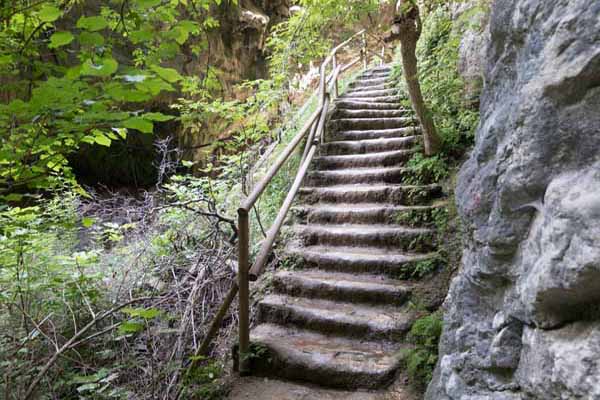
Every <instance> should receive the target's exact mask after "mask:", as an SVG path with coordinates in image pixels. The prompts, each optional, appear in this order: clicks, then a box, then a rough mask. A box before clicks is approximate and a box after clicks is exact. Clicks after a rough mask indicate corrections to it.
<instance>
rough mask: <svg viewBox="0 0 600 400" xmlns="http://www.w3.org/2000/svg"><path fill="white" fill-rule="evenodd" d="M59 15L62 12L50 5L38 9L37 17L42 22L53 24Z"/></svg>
mask: <svg viewBox="0 0 600 400" xmlns="http://www.w3.org/2000/svg"><path fill="white" fill-rule="evenodd" d="M61 14H62V12H61V11H60V10H59V9H58V8H56V7H54V6H51V5H45V6H44V7H42V8H41V9H40V11H39V13H38V17H39V18H40V19H41V20H42V21H44V22H54V21H56V20H57V19H58V18H59V17H60V16H61Z"/></svg>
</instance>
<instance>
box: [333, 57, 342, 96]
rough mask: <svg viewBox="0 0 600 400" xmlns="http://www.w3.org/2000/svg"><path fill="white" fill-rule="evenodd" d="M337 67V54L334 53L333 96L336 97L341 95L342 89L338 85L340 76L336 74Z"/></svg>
mask: <svg viewBox="0 0 600 400" xmlns="http://www.w3.org/2000/svg"><path fill="white" fill-rule="evenodd" d="M336 69H337V56H336V54H334V55H333V73H334V79H335V81H334V83H333V96H334V98H337V97H338V96H339V95H340V90H339V87H338V77H337V76H335V70H336Z"/></svg>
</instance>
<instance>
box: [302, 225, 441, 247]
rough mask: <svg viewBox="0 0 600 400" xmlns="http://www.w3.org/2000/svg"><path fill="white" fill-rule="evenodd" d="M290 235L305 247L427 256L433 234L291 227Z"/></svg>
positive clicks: (367, 228) (396, 229) (351, 227)
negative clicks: (392, 251) (375, 248)
mask: <svg viewBox="0 0 600 400" xmlns="http://www.w3.org/2000/svg"><path fill="white" fill-rule="evenodd" d="M293 231H294V233H295V234H296V236H297V237H298V238H299V240H300V241H301V243H302V244H303V245H304V246H352V247H377V248H381V249H396V250H401V251H405V252H419V253H423V252H429V251H432V250H433V248H434V241H435V232H434V231H433V230H432V229H428V228H407V227H403V226H392V225H385V224H379V225H371V224H369V225H362V224H335V225H334V224H310V225H294V227H293Z"/></svg>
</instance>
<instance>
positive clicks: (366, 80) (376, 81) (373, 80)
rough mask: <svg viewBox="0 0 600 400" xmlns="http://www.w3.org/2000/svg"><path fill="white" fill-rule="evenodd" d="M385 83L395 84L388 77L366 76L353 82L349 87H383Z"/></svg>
mask: <svg viewBox="0 0 600 400" xmlns="http://www.w3.org/2000/svg"><path fill="white" fill-rule="evenodd" d="M385 83H393V82H392V81H391V80H390V79H389V78H388V77H387V76H384V77H373V76H366V77H362V78H358V79H357V80H355V81H353V82H351V83H350V84H349V85H348V87H351V88H354V87H363V86H371V85H381V84H385Z"/></svg>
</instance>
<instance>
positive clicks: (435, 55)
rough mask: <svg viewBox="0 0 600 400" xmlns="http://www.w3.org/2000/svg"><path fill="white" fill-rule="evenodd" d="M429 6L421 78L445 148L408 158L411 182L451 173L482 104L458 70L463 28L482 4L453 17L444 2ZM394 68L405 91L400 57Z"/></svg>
mask: <svg viewBox="0 0 600 400" xmlns="http://www.w3.org/2000/svg"><path fill="white" fill-rule="evenodd" d="M425 9H426V10H428V12H427V13H426V15H424V16H423V33H422V35H421V38H420V40H419V42H418V43H417V51H416V52H417V59H418V68H419V81H420V84H421V89H422V91H423V97H424V98H425V101H426V103H427V106H428V108H429V109H430V112H431V113H432V115H433V119H434V122H435V126H436V129H437V131H438V134H439V135H440V138H441V139H442V151H441V153H440V154H439V155H436V156H433V157H425V156H423V155H422V154H421V153H416V154H415V155H414V156H413V157H412V159H411V160H410V162H409V163H408V166H409V168H410V169H411V173H410V174H408V176H409V177H408V178H407V181H406V182H407V183H409V184H427V183H431V182H440V181H442V180H444V179H445V178H447V176H448V171H449V170H450V168H451V166H453V165H455V164H456V163H457V162H459V161H460V158H461V157H462V155H463V154H464V153H465V151H466V150H467V149H468V148H469V147H471V146H472V145H473V141H474V132H475V128H476V127H477V124H478V123H479V110H478V108H477V107H478V104H477V102H474V101H473V99H466V95H465V83H464V82H463V80H462V78H461V77H460V75H459V73H458V49H459V45H460V38H461V37H462V33H463V31H464V30H465V29H466V28H469V27H472V26H470V25H468V24H467V23H466V22H465V21H468V18H469V16H472V15H473V13H476V12H482V10H483V6H477V7H474V8H473V9H472V10H471V11H469V12H467V13H466V14H463V15H462V16H461V18H460V19H459V20H458V21H453V20H452V19H451V15H450V11H449V10H448V7H447V5H446V4H444V2H435V1H434V2H429V3H428V6H427V7H426V8H425ZM399 56H400V54H398V57H399ZM394 72H395V75H396V77H397V80H398V83H399V86H400V87H401V88H402V89H403V90H404V91H406V88H405V83H404V80H403V79H399V77H400V74H401V66H400V63H399V62H398V63H397V65H396V67H395V71H394ZM475 97H477V96H475ZM404 106H405V107H407V108H410V107H411V104H410V101H409V100H405V104H404Z"/></svg>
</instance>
